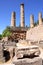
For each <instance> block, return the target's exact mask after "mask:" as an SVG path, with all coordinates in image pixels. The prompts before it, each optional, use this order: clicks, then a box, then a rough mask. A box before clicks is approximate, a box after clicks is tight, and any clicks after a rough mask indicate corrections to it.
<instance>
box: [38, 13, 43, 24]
mask: <svg viewBox="0 0 43 65" xmlns="http://www.w3.org/2000/svg"><path fill="white" fill-rule="evenodd" d="M38 17H39V25H41V24H42V13H41V12H40V13H39V16H38Z"/></svg>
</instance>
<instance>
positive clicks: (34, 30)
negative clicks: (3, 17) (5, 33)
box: [0, 4, 43, 65]
mask: <svg viewBox="0 0 43 65" xmlns="http://www.w3.org/2000/svg"><path fill="white" fill-rule="evenodd" d="M20 20H21V21H20V26H19V27H16V22H15V21H16V13H15V12H13V13H12V17H11V32H12V36H13V38H14V41H15V40H16V41H18V43H16V42H14V41H13V42H12V41H10V42H9V41H8V38H7V37H6V39H5V41H4V42H3V43H2V42H1V43H0V62H5V57H4V56H3V51H6V52H8V53H9V56H10V58H11V59H12V60H13V61H12V62H13V64H15V65H24V64H25V65H42V59H41V58H40V57H34V58H32V59H31V58H25V59H17V56H16V54H17V53H16V51H17V50H18V48H19V50H20V49H21V48H23V50H24V48H25V54H26V53H27V50H26V49H27V48H26V47H28V48H29V46H30V47H31V45H35V43H36V44H37V43H39V41H41V40H43V24H42V14H41V13H39V25H38V26H35V27H34V16H33V15H31V16H30V28H29V27H25V22H24V4H21V19H20ZM28 28H29V30H28ZM21 39H22V40H21ZM19 40H20V41H19ZM20 46H21V47H20ZM15 49H17V50H15ZM28 50H29V49H28ZM34 51H35V50H34ZM20 52H21V51H20ZM23 53H24V52H23ZM13 54H14V55H13ZM31 54H32V53H30V55H31ZM39 55H40V54H39ZM39 55H38V56H39ZM7 57H8V56H7ZM13 57H14V58H13Z"/></svg>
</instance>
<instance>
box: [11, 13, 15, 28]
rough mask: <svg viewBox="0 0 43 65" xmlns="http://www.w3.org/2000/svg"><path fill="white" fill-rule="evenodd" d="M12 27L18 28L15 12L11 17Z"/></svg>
mask: <svg viewBox="0 0 43 65" xmlns="http://www.w3.org/2000/svg"><path fill="white" fill-rule="evenodd" d="M11 26H13V27H16V14H15V12H12V15H11Z"/></svg>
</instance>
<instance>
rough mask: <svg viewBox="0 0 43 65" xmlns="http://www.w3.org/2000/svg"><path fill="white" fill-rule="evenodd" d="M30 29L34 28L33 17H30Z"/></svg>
mask: <svg viewBox="0 0 43 65" xmlns="http://www.w3.org/2000/svg"><path fill="white" fill-rule="evenodd" d="M30 27H31V28H33V27H34V16H33V15H30Z"/></svg>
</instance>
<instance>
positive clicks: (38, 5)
mask: <svg viewBox="0 0 43 65" xmlns="http://www.w3.org/2000/svg"><path fill="white" fill-rule="evenodd" d="M21 3H24V11H25V24H26V25H27V26H29V25H30V14H33V15H34V20H35V22H36V21H37V20H38V13H39V12H42V17H43V0H0V33H2V31H3V30H4V29H5V28H6V26H10V22H11V13H12V12H13V11H15V12H16V25H17V26H19V23H20V4H21Z"/></svg>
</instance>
